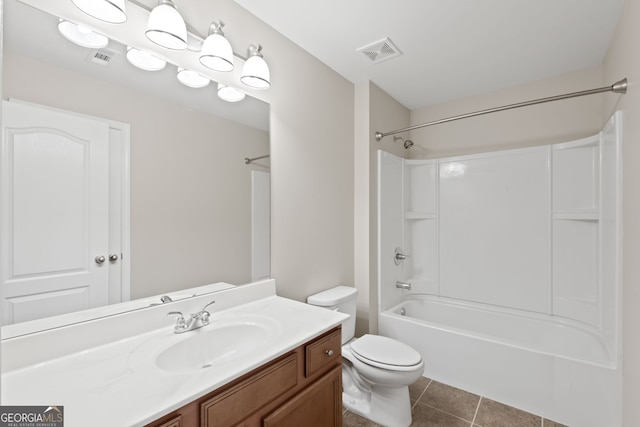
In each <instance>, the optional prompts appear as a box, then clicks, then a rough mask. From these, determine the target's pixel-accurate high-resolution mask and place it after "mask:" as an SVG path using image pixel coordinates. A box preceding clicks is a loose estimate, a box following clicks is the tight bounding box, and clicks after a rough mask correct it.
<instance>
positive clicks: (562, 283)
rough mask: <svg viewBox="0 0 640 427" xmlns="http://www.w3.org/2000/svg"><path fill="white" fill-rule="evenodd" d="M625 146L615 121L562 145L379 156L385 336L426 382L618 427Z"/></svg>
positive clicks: (578, 421)
mask: <svg viewBox="0 0 640 427" xmlns="http://www.w3.org/2000/svg"><path fill="white" fill-rule="evenodd" d="M621 138H622V115H621V113H616V114H615V115H614V116H613V117H612V118H611V119H610V120H609V122H608V123H607V124H606V126H605V127H604V129H603V130H602V132H600V133H599V134H597V135H594V136H591V137H588V138H584V139H581V140H577V141H568V142H565V143H561V144H553V145H543V146H536V147H529V148H520V149H512V150H503V151H496V152H487V153H479V154H470V155H465V156H458V157H452V158H441V159H430V160H405V159H401V158H398V157H396V156H393V155H391V154H389V153H385V152H380V153H379V171H380V172H379V182H378V189H379V197H378V200H379V207H378V209H379V236H380V240H379V248H378V251H379V252H378V253H379V257H380V260H379V263H378V265H379V271H378V283H379V284H380V285H379V299H378V300H379V307H378V310H379V311H378V313H379V331H380V333H381V334H383V335H388V336H390V337H392V338H396V339H398V340H400V341H404V342H406V343H407V344H409V345H411V346H413V347H414V348H416V349H418V350H419V351H420V352H421V353H422V357H423V358H424V360H425V375H426V376H428V377H431V378H434V379H437V380H439V381H443V382H446V383H448V384H450V385H452V386H455V387H459V388H462V389H465V390H468V391H471V392H473V393H477V394H480V395H483V396H487V397H489V398H492V399H496V400H499V401H502V402H504V403H507V404H510V405H511V406H515V407H518V408H521V409H524V410H527V411H529V412H532V413H536V414H539V415H541V416H544V417H545V418H549V419H554V420H557V421H559V422H562V423H565V424H568V425H579V426H585V427H587V426H588V427H592V426H593V427H599V426H602V425H607V426H612V427H619V426H620V425H621V421H620V420H621V413H622V410H621V403H620V402H621V398H620V397H621V387H622V380H621V378H622V377H621V375H620V366H621V359H622V350H621V349H622V344H621V339H620V337H621V319H622V317H621V312H620V307H621V301H622V295H621V285H620V283H621V271H622V269H621V259H622V257H621V241H622V236H621V226H622V218H621V212H622V210H621V206H622V200H621V194H622V192H621V189H622V178H621V177H622V174H621V167H620V166H621V164H622V163H621V152H622V142H621ZM398 250H400V251H401V252H402V253H403V254H405V255H406V257H404V258H403V257H399V258H398V256H397V251H398ZM427 296H428V297H427ZM402 309H404V310H405V312H406V313H405V314H406V316H402V315H401V314H400V310H402ZM591 384H592V385H591Z"/></svg>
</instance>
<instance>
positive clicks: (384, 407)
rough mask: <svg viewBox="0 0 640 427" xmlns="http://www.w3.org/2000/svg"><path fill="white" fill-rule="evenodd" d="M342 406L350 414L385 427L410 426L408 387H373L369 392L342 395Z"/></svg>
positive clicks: (346, 391) (344, 393)
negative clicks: (352, 413)
mask: <svg viewBox="0 0 640 427" xmlns="http://www.w3.org/2000/svg"><path fill="white" fill-rule="evenodd" d="M342 404H343V406H344V407H345V408H346V409H348V410H349V411H351V412H354V413H356V414H358V415H360V416H362V417H364V418H367V419H369V420H371V421H373V422H374V423H376V424H380V425H383V426H385V427H408V426H409V425H410V424H411V401H410V400H409V387H406V386H405V387H383V386H373V388H372V390H371V391H367V392H362V391H361V390H360V391H358V392H357V393H349V391H348V390H347V389H345V391H343V393H342Z"/></svg>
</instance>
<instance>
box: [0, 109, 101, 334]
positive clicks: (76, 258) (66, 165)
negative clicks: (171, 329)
mask: <svg viewBox="0 0 640 427" xmlns="http://www.w3.org/2000/svg"><path fill="white" fill-rule="evenodd" d="M2 131H3V138H2V150H1V153H0V156H1V168H2V169H1V172H2V174H1V177H0V178H1V182H0V188H1V191H2V201H1V212H0V214H1V219H0V233H1V236H0V237H1V239H0V240H1V245H2V246H1V251H0V252H1V254H0V268H1V270H2V271H1V272H0V275H1V277H0V280H1V282H0V284H1V286H2V289H1V290H2V321H3V324H10V323H16V322H22V321H26V320H32V319H36V318H41V317H46V316H51V315H56V314H63V313H68V312H71V311H77V310H82V309H86V308H91V307H97V306H100V305H105V304H107V302H108V286H107V283H108V279H109V271H108V267H109V259H108V257H109V253H108V244H109V240H108V239H109V234H108V233H109V184H108V182H109V181H108V179H109V170H108V159H109V153H108V147H109V126H108V124H107V123H104V122H101V121H97V120H91V119H87V118H84V117H78V116H75V115H72V114H66V113H62V112H58V111H51V110H46V109H42V108H38V107H35V106H31V105H24V104H19V103H15V102H6V101H5V102H3V108H2ZM99 256H104V257H105V261H104V262H102V263H99V262H97V261H96V257H99Z"/></svg>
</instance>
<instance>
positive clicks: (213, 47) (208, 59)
mask: <svg viewBox="0 0 640 427" xmlns="http://www.w3.org/2000/svg"><path fill="white" fill-rule="evenodd" d="M222 27H224V22H222V21H220V22H212V23H211V25H210V26H209V35H208V36H207V38H206V39H205V40H204V43H203V44H202V51H201V52H200V62H201V63H202V65H204V66H205V67H207V68H210V69H212V70H214V71H231V70H233V49H232V48H231V43H229V40H227V39H226V38H225V36H224V33H223V32H222Z"/></svg>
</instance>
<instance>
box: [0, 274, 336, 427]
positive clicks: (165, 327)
mask: <svg viewBox="0 0 640 427" xmlns="http://www.w3.org/2000/svg"><path fill="white" fill-rule="evenodd" d="M213 300H215V301H216V302H215V304H213V305H212V306H210V307H209V308H208V310H209V311H210V312H211V323H210V324H209V325H207V326H204V327H203V328H201V329H198V330H194V331H189V332H185V333H182V334H175V333H174V331H173V327H174V324H175V318H174V317H173V316H171V317H168V316H167V313H168V312H169V311H181V312H183V313H185V314H187V315H188V314H190V313H196V312H198V311H200V310H201V309H202V307H204V305H206V304H208V303H209V302H211V301H213ZM344 317H345V315H343V314H340V313H335V312H332V311H329V310H323V309H321V308H318V307H313V306H309V305H307V304H303V303H300V302H296V301H292V300H288V299H285V298H281V297H278V296H277V295H276V291H275V281H274V280H267V281H262V282H257V283H253V284H249V285H245V286H238V287H234V288H231V289H226V290H222V291H219V292H216V293H213V294H209V295H201V296H197V297H193V298H189V299H186V300H181V301H177V302H173V303H168V304H164V305H160V306H153V307H149V308H146V309H144V310H138V311H133V312H126V313H122V314H116V315H113V316H110V317H105V318H100V319H96V320H92V321H87V322H82V323H78V324H74V325H70V326H66V327H60V328H55V329H51V330H47V331H44V332H40V333H33V334H28V335H22V336H17V337H14V338H9V339H5V340H3V341H2V369H3V371H2V404H3V405H62V406H64V411H65V426H68V427H84V426H87V425H89V424H91V425H92V426H95V427H99V426H105V427H111V426H115V425H118V426H120V425H121V426H125V425H126V426H142V425H145V424H146V423H148V422H151V421H153V420H155V419H158V418H159V417H161V416H163V415H164V414H167V413H169V412H171V411H173V410H175V409H177V408H179V407H181V406H183V405H185V404H187V403H189V402H191V401H193V400H194V399H197V398H199V397H201V396H204V395H205V394H207V393H208V392H211V391H213V390H215V389H217V388H219V387H220V386H222V385H224V384H226V383H228V382H230V381H232V380H233V379H235V378H238V377H240V376H242V375H243V374H245V373H247V372H250V371H251V370H253V369H255V368H257V367H259V366H261V365H263V364H264V363H266V362H268V361H269V360H272V359H274V358H276V357H278V356H280V355H282V354H285V353H286V352H288V351H289V350H291V349H294V348H296V347H297V346H299V345H301V344H303V343H304V342H306V341H308V340H309V339H311V338H314V337H316V336H319V335H320V334H322V333H324V332H326V331H329V330H330V329H332V328H333V327H335V326H337V325H339V324H340V323H341V322H342V320H343V319H344ZM234 319H244V320H243V321H244V322H245V323H246V324H251V323H255V324H256V325H257V326H264V330H265V333H268V334H269V339H268V340H262V341H263V342H261V344H260V345H259V347H258V349H257V350H255V351H245V352H240V353H238V354H237V355H236V356H235V357H232V358H221V359H219V361H218V362H217V363H213V364H211V366H210V367H206V368H202V369H196V370H190V369H176V370H164V369H160V368H159V367H158V366H157V364H156V361H155V358H156V356H157V355H158V354H159V352H161V351H162V350H164V349H167V348H168V347H169V346H170V345H173V344H175V343H176V342H178V341H180V340H186V339H188V338H189V337H190V336H193V334H198V333H206V332H207V330H208V328H215V327H216V325H217V324H218V325H220V324H224V323H225V322H233V321H234ZM209 330H210V329H209ZM267 331H268V332H267ZM223 344H224V343H221V345H223Z"/></svg>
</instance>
